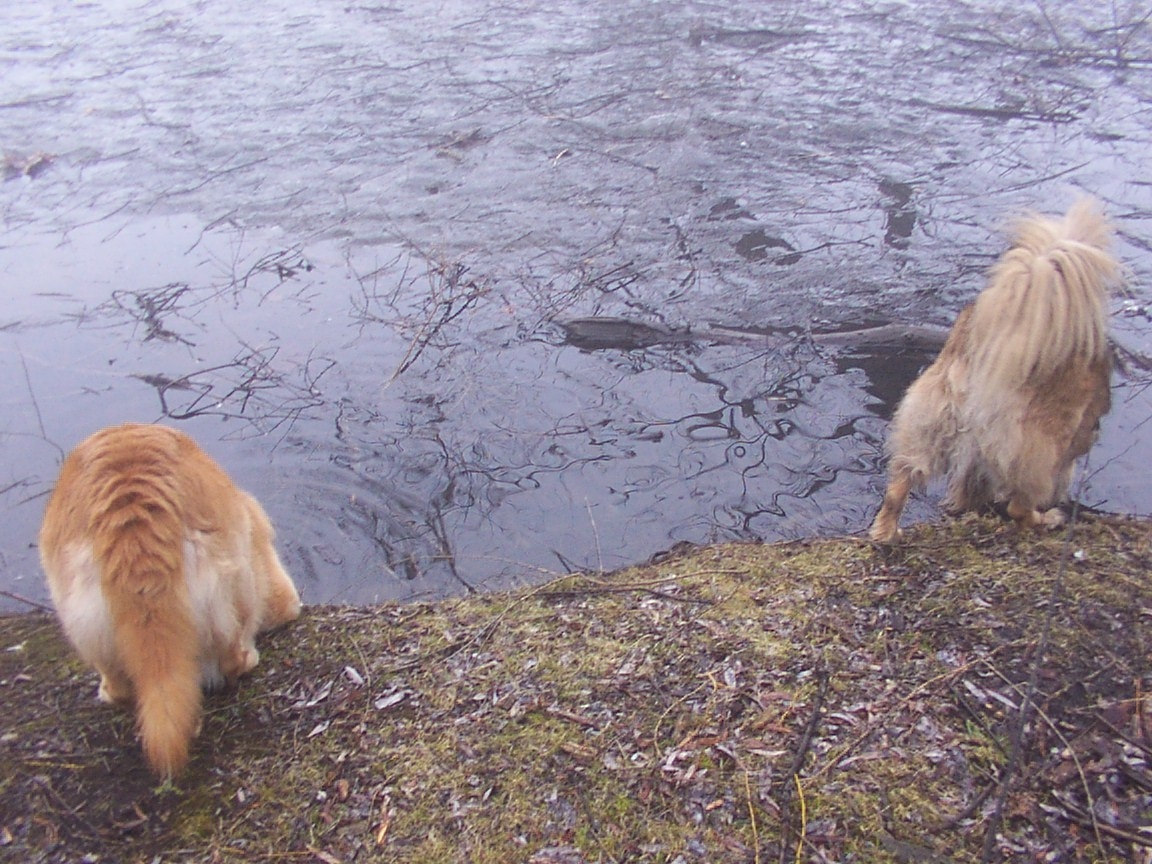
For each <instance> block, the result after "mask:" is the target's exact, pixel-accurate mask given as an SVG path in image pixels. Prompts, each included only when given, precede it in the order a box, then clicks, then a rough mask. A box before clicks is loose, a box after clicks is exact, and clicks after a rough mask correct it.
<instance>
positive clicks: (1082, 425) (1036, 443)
mask: <svg viewBox="0 0 1152 864" xmlns="http://www.w3.org/2000/svg"><path fill="white" fill-rule="evenodd" d="M1110 246H1111V229H1110V227H1109V225H1108V223H1107V222H1106V221H1105V219H1104V216H1103V214H1102V213H1101V211H1100V208H1099V205H1097V203H1096V202H1095V201H1093V200H1091V199H1083V200H1080V201H1078V202H1077V203H1075V204H1074V205H1073V206H1072V207H1071V209H1069V211H1068V213H1067V214H1066V215H1065V216H1064V218H1063V219H1053V218H1045V217H1040V216H1033V217H1029V218H1027V219H1024V220H1022V221H1021V222H1020V223H1019V225H1018V226H1017V228H1016V232H1015V237H1014V244H1013V247H1012V248H1011V249H1009V250H1008V251H1007V252H1006V253H1005V254H1004V255H1003V256H1002V257H1001V258H1000V260H999V261H998V262H997V263H996V265H995V266H994V267H993V268H992V271H991V273H990V274H989V279H988V284H987V287H985V289H984V290H983V291H982V292H981V293H980V295H979V297H977V298H976V301H975V302H974V303H972V304H971V305H970V306H968V307H967V308H966V309H964V310H963V311H962V312H961V313H960V316H959V317H958V318H957V320H956V323H955V325H953V327H952V332H951V333H950V334H949V336H948V341H947V342H946V343H945V344H944V348H943V349H942V350H941V352H940V356H939V357H938V358H937V359H936V362H934V363H933V364H932V365H931V366H929V367H928V368H927V369H926V370H925V371H924V373H923V374H922V375H921V376H920V377H919V378H918V379H917V380H916V381H915V382H914V383H913V384H912V386H911V387H909V388H908V392H907V393H906V394H905V396H904V399H903V400H902V401H901V403H900V407H899V408H898V409H897V410H896V414H895V416H894V417H893V419H892V426H891V432H890V434H889V441H888V452H889V455H890V463H889V468H888V489H887V491H886V493H885V495H884V503H883V505H882V506H881V508H880V512H879V513H878V514H877V516H876V519H875V521H874V522H873V523H872V530H871V536H872V539H874V540H878V541H881V542H889V541H891V540H892V539H893V538H895V537H896V536H897V535H898V534H899V521H900V513H901V511H902V510H903V509H904V504H905V501H906V500H907V498H908V494H909V492H910V491H911V490H913V489H918V488H922V487H923V486H924V484H925V483H927V482H928V480H929V479H931V478H932V477H938V476H947V477H948V478H949V485H948V494H947V497H946V499H945V507H946V509H948V510H950V511H952V512H960V511H964V510H970V509H976V508H980V507H984V506H987V505H990V504H993V503H1006V504H1007V508H1008V514H1009V516H1011V517H1012V518H1013V519H1014V520H1015V521H1016V523H1017V524H1018V525H1020V526H1036V525H1058V524H1060V523H1061V522H1062V521H1063V515H1062V513H1061V512H1060V510H1058V509H1052V510H1047V508H1049V507H1053V508H1054V505H1056V504H1058V503H1060V502H1061V501H1062V500H1064V498H1065V497H1066V496H1067V493H1068V484H1069V483H1070V481H1071V477H1072V465H1073V462H1074V461H1075V460H1076V458H1077V457H1079V456H1082V455H1083V454H1084V453H1087V452H1088V448H1089V447H1090V446H1091V445H1092V442H1093V441H1094V440H1095V436H1096V430H1097V428H1098V425H1099V420H1100V417H1101V416H1103V415H1104V414H1105V413H1107V411H1108V409H1109V407H1110V406H1111V397H1110V393H1109V378H1110V375H1111V355H1110V353H1109V348H1108V333H1107V326H1108V293H1109V289H1110V288H1111V287H1112V286H1113V285H1115V284H1116V283H1117V281H1118V279H1119V273H1120V267H1119V264H1118V263H1117V261H1116V259H1115V258H1113V257H1112V255H1111V254H1110V251H1109V249H1110ZM1045 510H1047V512H1044V511H1045Z"/></svg>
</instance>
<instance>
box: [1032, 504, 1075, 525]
mask: <svg viewBox="0 0 1152 864" xmlns="http://www.w3.org/2000/svg"><path fill="white" fill-rule="evenodd" d="M1067 521H1068V517H1066V516H1065V515H1064V511H1063V510H1061V509H1060V508H1059V507H1053V508H1052V509H1051V510H1046V511H1045V512H1044V513H1041V514H1040V518H1039V519H1038V520H1037V523H1036V524H1037V525H1040V526H1043V527H1044V528H1048V529H1053V528H1060V527H1062V526H1063V525H1064V523H1065V522H1067Z"/></svg>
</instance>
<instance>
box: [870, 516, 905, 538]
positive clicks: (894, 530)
mask: <svg viewBox="0 0 1152 864" xmlns="http://www.w3.org/2000/svg"><path fill="white" fill-rule="evenodd" d="M903 535H904V532H903V531H901V530H900V528H899V526H898V525H895V524H891V523H888V522H881V521H880V520H879V519H877V520H876V521H875V522H873V523H872V528H871V529H870V530H869V531H868V537H869V538H870V539H871V540H872V542H874V543H894V542H896V541H897V540H899V539H900V538H901V537H902V536H903Z"/></svg>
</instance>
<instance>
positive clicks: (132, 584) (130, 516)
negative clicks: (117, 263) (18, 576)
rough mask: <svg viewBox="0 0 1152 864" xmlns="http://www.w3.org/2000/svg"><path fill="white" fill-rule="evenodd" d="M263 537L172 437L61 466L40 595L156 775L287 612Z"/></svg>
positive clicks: (183, 755)
mask: <svg viewBox="0 0 1152 864" xmlns="http://www.w3.org/2000/svg"><path fill="white" fill-rule="evenodd" d="M272 537H273V534H272V526H271V525H270V524H269V522H268V517H267V516H266V515H265V513H264V510H263V509H262V508H261V507H260V505H259V503H257V501H256V499H254V498H252V497H251V496H250V495H248V494H246V493H244V492H243V491H241V490H240V489H238V488H236V486H235V485H234V484H233V483H232V481H231V480H230V479H229V478H228V475H227V474H225V473H224V471H223V470H222V469H221V468H220V467H219V466H218V465H217V464H216V463H215V462H213V461H212V460H211V459H210V458H209V457H208V456H207V455H206V454H205V453H204V452H203V451H202V450H201V449H200V448H199V447H197V446H196V444H195V442H193V441H192V439H191V438H189V437H188V436H187V435H184V434H182V433H180V432H177V431H175V430H173V429H168V428H166V427H163V426H144V425H134V424H127V425H124V426H117V427H111V428H108V429H104V430H102V431H100V432H97V433H96V434H94V435H92V436H91V437H90V438H88V439H87V440H85V441H84V442H83V443H81V444H80V445H79V446H78V447H77V448H76V449H75V450H74V451H73V452H72V453H71V454H70V455H69V456H68V458H67V459H66V460H65V461H64V465H63V467H62V469H61V471H60V478H59V480H58V482H57V484H56V489H55V491H54V492H53V493H52V497H51V498H50V500H49V501H48V507H47V510H46V511H45V514H44V523H43V525H42V526H41V529H40V558H41V562H42V563H43V566H44V572H45V574H46V575H47V577H48V587H49V589H50V590H51V592H52V599H53V601H54V602H55V605H56V611H57V614H58V615H59V617H60V623H61V625H62V626H63V629H64V632H65V634H66V635H67V636H68V639H69V640H70V641H71V642H72V644H73V646H74V647H75V648H76V651H77V653H79V654H80V656H81V658H83V660H84V661H85V662H87V663H89V664H90V665H92V666H94V667H95V668H96V670H97V671H98V672H99V673H100V692H99V696H100V698H101V699H102V700H103V701H105V702H119V703H135V708H136V718H137V725H138V729H139V733H140V738H141V741H142V743H143V747H144V753H145V755H146V756H147V759H148V763H149V764H150V765H151V767H152V769H153V771H154V772H155V773H156V774H157V775H159V776H161V777H165V778H168V777H172V776H175V775H176V774H178V773H179V772H180V771H181V770H182V769H183V768H184V766H185V763H186V762H187V761H188V752H189V746H190V743H191V740H192V738H193V737H195V735H196V734H197V732H198V731H199V727H200V708H201V690H202V688H203V687H208V688H211V687H215V686H217V685H219V684H220V683H222V682H223V681H224V680H229V681H231V680H234V679H235V678H236V677H238V676H239V675H242V674H243V673H245V672H247V671H248V670H250V669H251V668H252V667H254V666H255V665H256V663H257V661H258V660H259V656H260V655H259V653H258V652H257V650H256V645H255V641H254V640H255V636H256V634H257V632H259V631H262V630H266V629H269V628H271V627H275V626H277V625H279V624H283V623H285V622H287V621H291V620H292V619H294V618H296V617H297V616H298V615H299V614H300V599H299V596H298V595H297V593H296V588H295V586H294V585H293V584H292V580H291V578H290V577H289V576H288V574H287V573H286V572H285V571H284V568H283V567H282V566H281V564H280V560H279V558H278V557H277V555H276V550H275V549H274V548H273V545H272Z"/></svg>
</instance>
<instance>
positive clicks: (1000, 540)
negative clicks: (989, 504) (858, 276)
mask: <svg viewBox="0 0 1152 864" xmlns="http://www.w3.org/2000/svg"><path fill="white" fill-rule="evenodd" d="M1148 563H1149V526H1148V523H1146V522H1143V521H1136V520H1127V519H1117V518H1108V517H1099V516H1097V517H1086V518H1084V519H1083V520H1081V521H1080V522H1079V523H1078V524H1077V525H1076V526H1075V527H1074V530H1073V532H1072V533H1071V534H1069V533H1068V532H1057V533H1053V534H1048V535H1033V534H1026V535H1017V534H1015V533H1013V532H1012V531H1011V530H1007V529H1006V528H1005V526H1004V525H1003V523H1001V522H999V521H997V520H996V519H994V518H976V517H969V518H964V519H960V520H949V521H946V522H943V523H941V524H939V525H935V526H922V527H920V528H917V529H915V530H912V531H910V532H909V534H908V536H907V537H906V538H905V540H904V542H903V543H902V544H901V545H900V546H898V547H896V548H894V549H889V550H886V549H881V548H878V547H875V546H873V545H871V544H869V543H866V542H862V541H859V540H856V539H852V538H848V539H838V540H813V541H807V542H793V543H781V544H771V545H727V546H718V547H708V548H702V549H697V550H693V551H691V552H689V553H687V554H684V555H682V556H678V557H673V558H671V559H668V560H663V561H661V562H660V563H659V564H653V565H648V566H644V567H637V568H633V569H629V570H625V571H622V572H619V573H614V574H610V575H574V576H569V577H565V578H562V579H559V580H556V581H554V582H551V583H549V584H546V585H542V586H538V587H535V588H531V589H525V590H521V591H518V592H514V593H508V594H498V595H484V596H472V597H468V598H464V599H459V600H449V601H445V602H441V603H436V604H421V605H410V606H400V605H384V606H380V607H375V608H340V607H324V608H311V609H308V610H306V612H305V615H304V617H303V618H302V619H301V620H300V621H299V622H297V623H296V624H294V625H292V626H290V627H289V628H287V629H285V630H283V631H281V632H279V633H276V634H272V635H271V636H270V637H269V638H267V639H265V640H264V641H263V643H262V651H263V661H262V663H261V665H260V666H259V667H258V668H257V670H256V671H255V673H254V674H253V675H252V676H251V677H250V678H248V679H246V680H245V681H244V682H242V684H241V685H240V686H239V687H238V688H237V690H236V691H235V692H232V693H225V694H220V695H216V696H212V697H210V698H209V700H208V714H207V716H206V718H205V722H204V728H203V732H202V734H201V736H200V738H199V739H198V740H197V742H196V744H195V747H194V758H193V762H192V765H191V767H190V770H189V772H188V773H187V774H186V775H185V776H184V777H182V778H181V779H180V780H179V782H178V783H177V784H176V785H175V786H172V785H168V786H164V787H160V788H156V787H155V786H154V784H153V782H152V781H151V779H150V778H149V776H148V774H147V772H146V769H145V767H144V765H143V762H142V758H141V755H140V753H139V749H138V748H137V746H136V744H135V741H134V735H133V728H132V721H131V719H130V718H129V717H128V716H127V715H126V714H124V713H122V712H118V711H116V710H114V709H111V708H108V707H106V706H104V705H101V704H100V703H98V702H97V701H96V700H95V698H94V695H95V689H96V687H95V678H94V675H93V674H92V673H90V672H89V671H87V670H85V669H83V668H82V667H81V666H80V664H79V663H78V662H77V661H76V660H75V659H74V658H73V657H72V655H71V654H70V652H69V651H68V649H67V648H66V646H65V645H64V644H63V642H62V640H61V638H60V636H59V634H58V629H57V627H56V624H55V622H54V621H53V620H52V619H51V618H50V617H49V616H46V615H41V614H35V615H21V616H12V617H7V618H2V619H0V637H2V638H0V649H2V650H0V700H2V704H3V708H4V710H3V713H2V718H3V719H2V720H0V724H2V725H0V859H7V860H13V861H22V862H23V861H28V862H34V861H43V862H64V861H69V862H76V861H84V862H93V864H95V862H113V861H115V862H136V861H140V862H152V861H164V862H171V861H197V862H201V861H207V862H213V861H221V862H223V861H237V862H295V861H301V862H305V861H308V862H311V861H318V862H353V861H368V860H388V861H413V862H424V861H428V862H431V861H461V862H511V861H524V862H537V864H585V862H614V861H616V862H619V861H629V862H633V861H645V862H646V861H651V862H668V864H691V862H705V861H707V862H756V864H758V862H783V861H789V862H792V861H813V862H823V861H868V862H971V861H980V860H982V859H983V860H996V861H998V860H1011V861H1085V862H1087V861H1149V860H1152V856H1150V851H1152V769H1150V768H1149V757H1150V753H1152V696H1150V694H1149V692H1148V691H1149V688H1150V683H1149V682H1150V680H1152V679H1150V676H1149V670H1148V668H1147V665H1146V663H1145V657H1146V654H1147V650H1146V649H1147V644H1146V643H1147V636H1148V633H1149V630H1148V628H1149V616H1150V615H1152V587H1150V585H1149V580H1148ZM1030 682H1034V688H1033V689H1032V690H1030ZM1026 700H1027V705H1028V706H1029V707H1028V710H1027V711H1026V713H1025V719H1026V723H1025V724H1024V726H1023V729H1022V730H1020V734H1017V732H1018V730H1019V724H1018V720H1019V718H1020V712H1021V707H1022V706H1023V705H1025V704H1026ZM998 811H999V812H1000V814H1001V816H1002V818H1001V820H1000V821H999V822H997V820H996V814H997V812H998ZM997 825H999V830H994V829H995V828H996V826H997ZM986 841H987V849H988V851H987V852H986V851H985V845H986ZM9 856H11V857H9Z"/></svg>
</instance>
